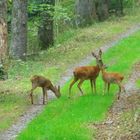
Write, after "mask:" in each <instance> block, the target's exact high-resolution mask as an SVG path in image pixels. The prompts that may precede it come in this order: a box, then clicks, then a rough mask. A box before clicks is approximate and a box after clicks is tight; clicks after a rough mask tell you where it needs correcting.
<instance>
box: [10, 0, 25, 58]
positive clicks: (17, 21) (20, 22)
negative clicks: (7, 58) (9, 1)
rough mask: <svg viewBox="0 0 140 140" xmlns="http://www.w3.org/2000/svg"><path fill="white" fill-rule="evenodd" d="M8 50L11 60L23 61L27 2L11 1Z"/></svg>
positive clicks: (23, 0) (22, 0)
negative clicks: (9, 50)
mask: <svg viewBox="0 0 140 140" xmlns="http://www.w3.org/2000/svg"><path fill="white" fill-rule="evenodd" d="M10 49H11V55H12V56H13V58H15V59H23V60H24V59H25V56H26V51H27V0H13V9H12V23H11V44H10Z"/></svg>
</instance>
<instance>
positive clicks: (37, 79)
mask: <svg viewBox="0 0 140 140" xmlns="http://www.w3.org/2000/svg"><path fill="white" fill-rule="evenodd" d="M31 82H32V89H31V93H30V97H31V103H32V104H33V91H34V90H35V89H36V88H37V87H41V88H42V91H43V104H45V95H46V98H47V90H51V91H52V92H53V93H54V94H55V95H56V97H58V98H59V97H60V96H61V94H60V86H58V88H57V87H56V86H53V84H52V83H51V81H50V80H49V79H47V78H45V77H43V76H38V75H34V76H33V77H32V78H31Z"/></svg>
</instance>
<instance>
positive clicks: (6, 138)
mask: <svg viewBox="0 0 140 140" xmlns="http://www.w3.org/2000/svg"><path fill="white" fill-rule="evenodd" d="M139 29H140V25H135V26H133V27H131V28H130V29H128V31H127V32H125V33H122V34H119V35H118V36H116V38H115V39H114V40H112V41H110V42H108V43H107V44H105V45H104V46H101V49H102V50H103V52H105V51H107V50H108V49H109V48H111V47H113V46H114V45H115V44H116V43H117V42H119V41H120V40H122V39H124V38H126V37H128V36H129V35H131V34H133V33H134V32H136V31H138V30H139ZM95 51H96V50H95ZM91 60H93V57H92V56H91V54H90V55H89V56H87V57H86V58H85V59H83V60H82V61H81V62H79V63H77V64H75V65H73V66H70V68H69V69H68V70H67V71H66V72H65V73H64V74H63V76H62V77H61V80H60V81H59V82H58V83H59V84H60V85H61V86H62V85H63V84H64V83H65V82H66V81H67V80H69V79H70V77H71V76H72V71H73V69H74V68H75V67H76V66H82V65H87V64H89V63H90V62H91ZM49 98H50V99H52V98H54V97H53V96H52V94H50V95H49ZM41 104H42V99H40V100H39V102H38V105H31V106H30V107H29V109H28V110H27V111H26V112H25V113H24V114H23V115H22V116H21V117H20V118H19V119H18V121H17V122H16V123H15V124H13V125H12V126H11V127H10V128H9V129H8V130H7V131H5V132H3V133H2V134H0V140H14V139H16V136H17V135H18V134H19V133H20V132H21V131H22V130H23V129H24V128H25V127H26V126H27V124H28V123H29V122H30V121H31V120H32V119H33V118H34V117H35V116H36V115H37V114H39V113H40V112H41V111H42V109H43V107H44V106H43V105H41Z"/></svg>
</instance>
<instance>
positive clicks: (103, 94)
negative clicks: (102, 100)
mask: <svg viewBox="0 0 140 140" xmlns="http://www.w3.org/2000/svg"><path fill="white" fill-rule="evenodd" d="M106 84H107V83H106V82H104V91H103V95H104V94H105V91H106Z"/></svg>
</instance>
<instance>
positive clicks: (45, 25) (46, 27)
mask: <svg viewBox="0 0 140 140" xmlns="http://www.w3.org/2000/svg"><path fill="white" fill-rule="evenodd" d="M44 3H46V4H49V5H50V6H51V7H52V8H51V9H50V11H44V13H43V14H42V15H43V17H42V21H41V25H40V27H39V28H38V38H39V43H40V46H41V49H47V48H49V47H50V46H52V45H53V44H54V30H53V29H54V25H53V24H54V21H53V12H54V7H53V6H54V5H55V0H46V1H45V2H44ZM50 12H51V14H50Z"/></svg>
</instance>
